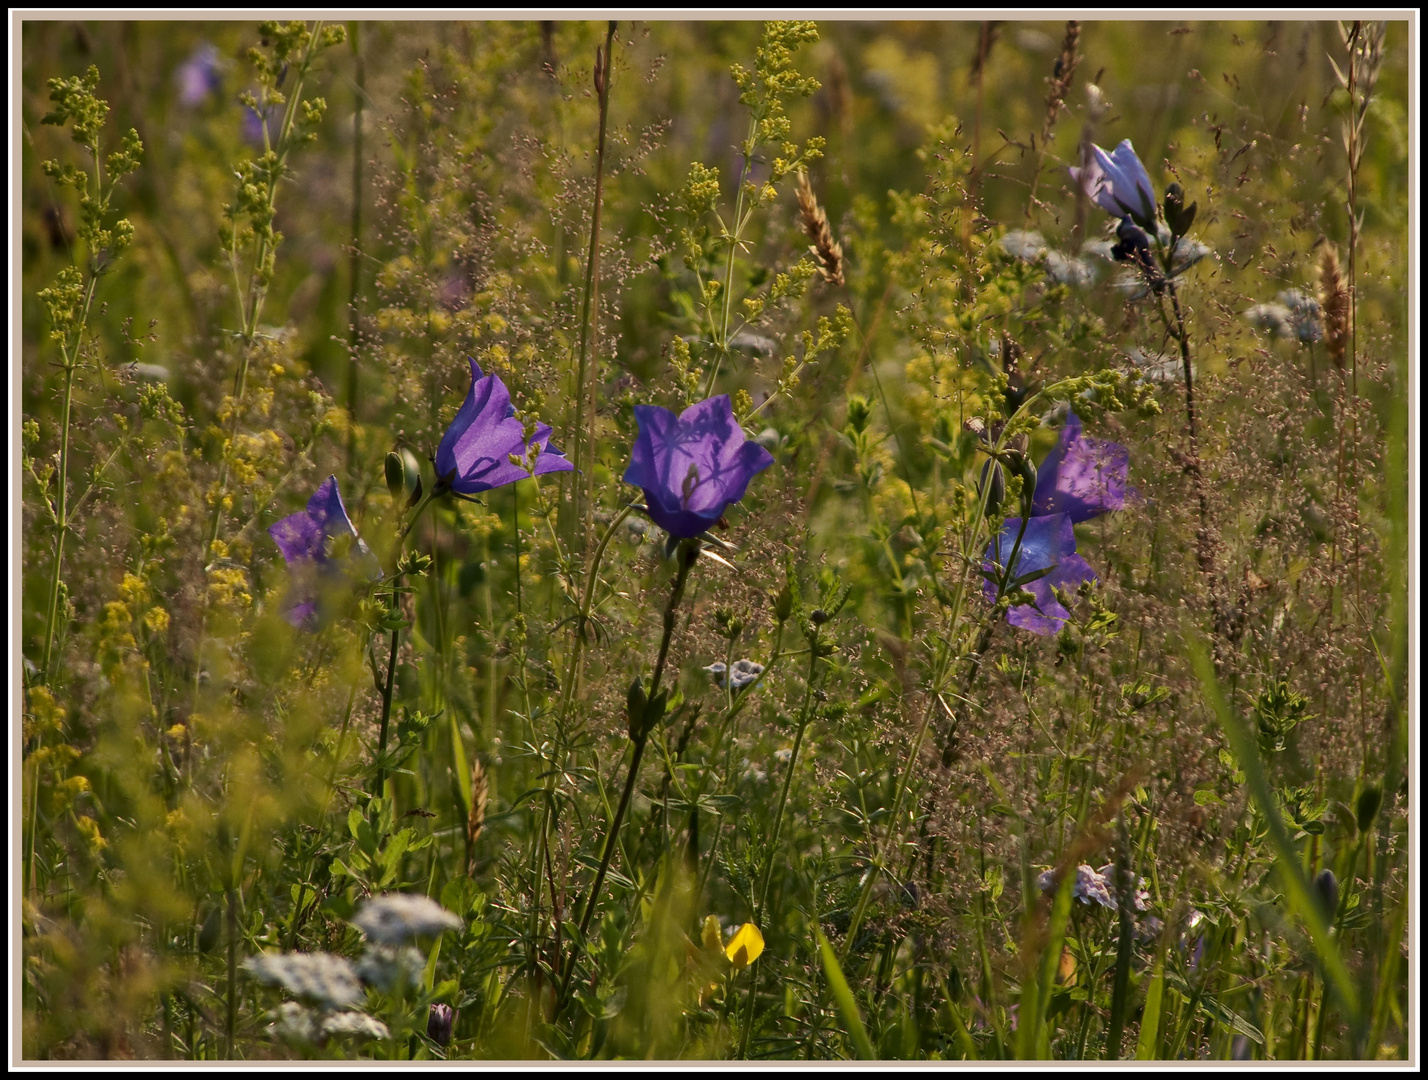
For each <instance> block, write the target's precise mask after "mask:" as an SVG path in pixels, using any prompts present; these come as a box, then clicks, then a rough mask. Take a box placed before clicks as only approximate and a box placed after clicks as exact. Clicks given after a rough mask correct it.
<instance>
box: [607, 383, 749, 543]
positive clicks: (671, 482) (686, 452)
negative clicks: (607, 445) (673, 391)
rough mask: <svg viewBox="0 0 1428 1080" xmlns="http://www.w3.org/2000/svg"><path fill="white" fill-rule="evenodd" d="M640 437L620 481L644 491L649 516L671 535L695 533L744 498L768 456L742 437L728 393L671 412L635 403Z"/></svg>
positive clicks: (708, 525)
mask: <svg viewBox="0 0 1428 1080" xmlns="http://www.w3.org/2000/svg"><path fill="white" fill-rule="evenodd" d="M635 419H636V420H637V421H639V425H640V435H639V438H638V439H636V440H635V450H634V453H633V454H631V455H630V465H629V468H627V469H626V470H625V483H627V484H634V485H635V486H636V487H638V488H641V489H643V490H644V493H645V505H646V507H647V508H648V510H649V515H650V518H651V519H652V520H653V521H654V523H655V524H656V525H658V526H659V527H660V528H662V529H664V530H665V531H666V532H667V533H669V535H670V536H673V537H676V538H679V539H684V538H686V537H691V536H698V535H699V534H700V533H702V532H704V531H705V530H706V529H708V528H709V527H710V526H712V525H713V524H714V523H715V522H717V521H718V520H719V519H720V518H721V517H723V516H724V511H725V510H726V509H727V508H728V506H729V504H730V503H736V502H738V501H739V500H740V499H742V498H743V497H744V492H745V491H747V490H748V487H749V481H750V480H752V479H753V478H754V476H755V475H756V474H758V473H760V472H762V471H763V470H764V469H767V468H768V467H769V466H770V465H772V464H773V455H772V454H770V453H769V452H768V451H767V450H765V449H764V448H763V447H762V446H760V445H759V444H758V443H755V442H750V441H748V440H747V439H745V437H744V431H743V429H742V428H741V427H739V425H738V424H737V423H735V422H734V410H733V409H732V408H730V406H729V395H728V394H720V395H719V396H718V397H712V398H710V399H709V400H708V401H701V402H699V404H697V405H691V406H690V407H689V408H687V409H685V410H684V412H682V413H680V414H679V416H675V415H674V413H672V412H670V411H669V410H668V409H662V408H660V407H659V406H658V405H636V406H635Z"/></svg>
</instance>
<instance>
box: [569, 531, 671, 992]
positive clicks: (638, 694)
mask: <svg viewBox="0 0 1428 1080" xmlns="http://www.w3.org/2000/svg"><path fill="white" fill-rule="evenodd" d="M675 552H676V553H675V558H676V559H677V561H678V563H677V566H678V568H677V569H676V571H675V578H674V587H673V588H672V589H671V590H670V594H669V601H668V603H666V604H665V608H664V632H663V634H662V635H661V637H660V643H659V657H658V659H657V660H656V661H655V668H654V674H653V675H652V676H651V677H650V684H649V689H648V690H646V689H644V687H643V685H642V684H643V681H644V680H643V679H640V680H637V682H636V686H634V687H631V690H630V700H629V721H630V727H629V736H630V744H631V746H632V747H633V748H634V753H633V754H632V755H631V758H630V767H629V771H628V772H627V773H626V775H625V788H624V791H623V792H622V793H621V795H620V802H619V805H618V806H617V807H616V809H615V815H614V817H612V818H611V819H610V823H609V826H608V827H607V829H606V831H605V842H604V845H603V850H602V852H601V855H600V868H599V870H598V871H597V872H596V874H595V880H594V882H593V883H592V884H591V886H590V892H589V894H588V895H587V896H586V898H585V900H584V904H583V914H582V915H581V917H580V936H581V937H582V938H583V937H584V936H585V934H586V932H587V931H588V930H589V929H590V922H591V919H592V918H593V917H594V915H595V908H596V905H597V904H598V903H599V901H600V889H601V888H602V887H603V886H604V884H605V874H606V872H607V871H608V870H609V869H610V859H611V857H612V856H613V855H614V853H615V845H616V843H617V841H618V839H619V834H620V825H621V824H622V823H623V821H624V818H625V811H626V810H627V809H628V808H629V805H630V796H631V795H632V794H633V793H634V790H635V780H636V778H637V777H638V775H639V771H640V760H641V759H642V758H643V757H644V753H645V743H646V742H647V741H648V739H649V733H650V732H651V731H652V730H653V729H654V727H655V725H657V724H658V723H659V722H660V721H661V720H662V719H663V714H664V703H665V700H666V697H665V695H664V694H663V693H661V691H660V679H661V677H662V676H663V674H664V665H665V660H666V658H667V657H668V655H669V643H670V640H671V639H672V638H673V636H674V613H675V609H676V608H678V607H679V602H680V600H681V599H682V598H683V596H684V586H685V583H686V582H687V581H688V580H689V571H690V569H691V568H692V567H693V566H694V560H695V559H696V558H697V557H698V555H699V541H697V540H682V541H680V543H679V545H678V547H677V548H676V549H675ZM576 957H577V950H576V949H575V948H574V947H572V949H571V952H570V957H569V959H568V960H567V962H566V967H565V976H564V978H563V980H562V983H561V990H560V997H561V998H562V999H564V997H565V995H566V993H567V992H568V991H569V989H570V980H571V977H572V976H573V975H574V974H575V962H576Z"/></svg>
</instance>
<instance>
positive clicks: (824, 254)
mask: <svg viewBox="0 0 1428 1080" xmlns="http://www.w3.org/2000/svg"><path fill="white" fill-rule="evenodd" d="M795 190H796V191H797V194H798V216H799V219H800V221H801V222H802V224H803V231H804V233H805V234H806V235H807V236H808V239H810V240H812V241H813V243H812V245H811V246H810V247H809V249H808V250H809V251H810V252H812V253H813V257H814V258H815V259H817V260H818V272H819V273H820V274H822V275H823V280H824V281H826V282H828V283H829V284H831V285H842V284H843V245H842V244H840V243H838V241H837V240H835V239H833V230H832V229H831V228H829V227H828V214H827V213H826V212H825V211H824V209H823V207H821V206H819V205H818V196H816V195H814V194H813V185H812V184H810V183H809V182H808V172H807V171H806V170H804V169H800V170H799V171H798V187H797V188H796V189H795Z"/></svg>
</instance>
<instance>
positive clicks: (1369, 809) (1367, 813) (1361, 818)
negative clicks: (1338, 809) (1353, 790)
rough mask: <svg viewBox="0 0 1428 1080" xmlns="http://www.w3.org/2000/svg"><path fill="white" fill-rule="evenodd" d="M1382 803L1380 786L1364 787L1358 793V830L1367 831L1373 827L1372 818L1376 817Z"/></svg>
mask: <svg viewBox="0 0 1428 1080" xmlns="http://www.w3.org/2000/svg"><path fill="white" fill-rule="evenodd" d="M1382 805H1383V789H1382V788H1380V787H1366V788H1364V789H1363V791H1361V792H1360V793H1359V801H1358V806H1357V807H1356V808H1355V809H1356V811H1357V814H1356V816H1357V819H1358V825H1359V832H1361V833H1363V832H1368V831H1369V829H1370V828H1372V827H1373V822H1374V818H1376V817H1378V809H1379V807H1380V806H1382Z"/></svg>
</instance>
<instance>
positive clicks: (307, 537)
mask: <svg viewBox="0 0 1428 1080" xmlns="http://www.w3.org/2000/svg"><path fill="white" fill-rule="evenodd" d="M268 535H269V536H271V537H272V538H273V542H274V543H276V544H277V545H278V550H279V551H281V552H282V553H283V559H284V560H285V561H286V562H287V564H288V571H289V572H290V573H291V575H292V577H293V592H292V594H291V595H290V597H289V600H288V604H287V608H286V610H285V611H284V612H283V615H284V617H286V619H287V620H288V622H290V623H292V624H293V625H294V626H296V627H298V628H299V629H302V630H316V629H317V626H318V623H319V621H320V620H319V613H318V602H319V600H320V594H321V592H322V591H323V590H324V588H330V587H331V586H332V585H333V584H334V583H336V581H338V580H340V577H341V575H343V574H344V573H345V574H350V575H352V576H354V577H357V578H362V579H365V580H367V581H373V580H375V579H377V578H380V577H381V576H382V571H381V568H380V567H379V566H378V565H377V557H376V556H375V555H373V554H372V551H371V549H370V548H368V547H367V545H366V544H365V543H364V542H363V541H362V538H361V537H359V536H358V535H357V530H356V529H355V528H353V526H352V519H351V518H349V517H348V516H347V508H346V507H345V506H343V505H342V493H341V492H339V491H338V490H337V477H335V476H329V477H328V478H327V479H326V480H324V481H323V482H322V483H321V484H320V485H319V486H318V489H317V491H315V492H314V493H313V496H312V498H310V499H308V501H307V509H305V510H299V511H298V512H297V513H296V514H289V515H288V516H287V517H285V518H283V519H282V520H281V521H278V522H274V523H273V525H271V526H270V527H269V529H268ZM344 547H345V548H346V557H345V558H344V557H342V549H343V548H344Z"/></svg>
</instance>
